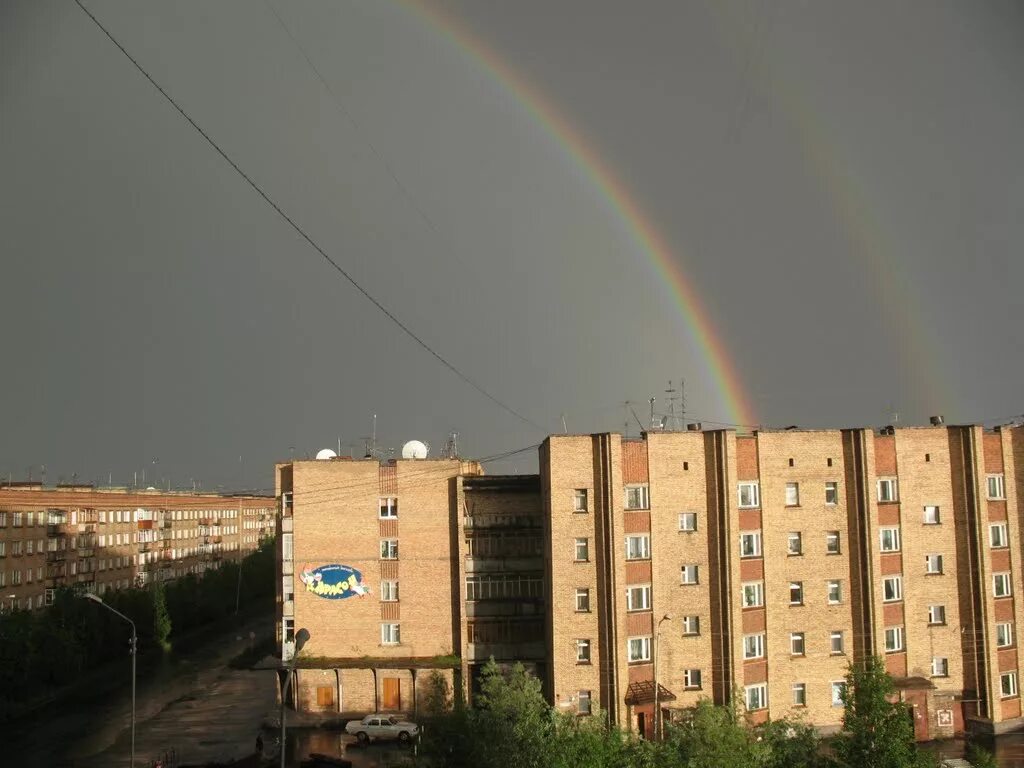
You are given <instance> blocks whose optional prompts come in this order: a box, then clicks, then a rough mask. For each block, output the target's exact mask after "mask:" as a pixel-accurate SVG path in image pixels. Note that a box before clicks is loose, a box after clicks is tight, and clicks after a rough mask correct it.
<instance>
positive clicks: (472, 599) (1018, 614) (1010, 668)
mask: <svg viewBox="0 0 1024 768" xmlns="http://www.w3.org/2000/svg"><path fill="white" fill-rule="evenodd" d="M539 459H540V461H539V467H540V472H539V475H533V476H497V477H490V476H486V475H484V474H483V473H482V470H481V468H480V467H479V466H478V465H475V464H467V463H465V462H460V461H458V460H399V461H392V462H385V463H379V462H377V461H376V460H357V461H351V460H337V459H335V460H330V461H296V462H291V463H287V464H281V465H279V466H278V468H277V487H278V498H279V503H280V505H281V519H280V525H281V529H280V530H281V536H280V537H279V542H280V543H279V555H280V556H279V562H280V573H279V576H280V578H279V582H280V586H279V625H278V629H279V633H280V635H279V636H280V641H281V650H282V654H283V657H284V658H285V659H289V658H291V656H292V654H293V645H292V642H293V638H294V633H295V632H296V631H297V629H298V628H306V629H307V630H308V631H309V632H310V634H311V640H310V641H309V644H308V645H307V647H306V649H304V650H303V652H302V654H301V655H300V658H299V660H298V667H299V669H298V672H297V685H296V686H295V687H294V688H293V689H292V690H294V691H295V692H296V693H295V698H294V700H293V705H297V706H299V707H300V708H302V709H306V710H311V711H338V712H340V711H355V710H367V711H389V710H393V711H399V710H401V711H406V712H415V710H416V709H417V707H418V706H419V703H420V699H421V698H422V691H423V680H424V677H425V675H426V674H429V673H430V672H431V671H432V670H435V669H436V670H441V671H442V673H443V674H445V675H446V676H448V677H449V679H451V680H452V681H453V682H459V683H462V684H464V685H465V688H466V689H467V691H468V692H469V694H470V695H472V693H473V689H474V681H475V680H476V677H477V674H478V671H479V668H480V666H481V665H482V664H483V663H484V662H485V661H486V659H488V658H489V657H491V656H493V657H494V658H495V659H496V660H497V661H498V662H501V663H509V662H512V661H515V660H519V661H522V662H523V663H525V664H527V666H528V667H529V668H530V669H531V670H533V672H534V673H535V674H536V675H537V676H538V677H540V678H541V679H542V680H543V682H544V687H545V693H546V695H547V696H548V698H549V700H550V701H551V703H552V704H553V705H555V706H556V707H558V708H559V709H560V710H562V711H566V712H572V713H577V714H579V715H580V716H586V715H589V714H590V713H591V712H594V711H597V708H600V710H601V711H603V712H604V713H605V714H606V716H608V717H609V718H610V719H611V720H612V721H613V722H616V723H619V724H621V725H623V726H624V727H627V728H630V729H633V730H635V731H639V732H641V733H644V734H650V733H651V731H652V728H653V714H654V707H655V702H656V701H657V702H658V705H659V706H660V707H661V708H662V709H663V711H664V712H665V713H666V714H667V716H668V717H671V716H672V713H673V711H674V710H678V709H680V708H685V707H690V706H693V705H694V704H695V703H696V702H697V701H698V700H699V699H701V698H705V697H706V698H710V699H712V700H714V701H716V702H720V703H723V702H727V701H730V700H732V699H733V698H734V697H738V703H739V704H740V705H741V707H742V708H744V709H745V710H746V711H747V712H749V714H750V716H751V717H752V719H753V720H754V721H755V722H756V721H762V720H765V719H767V718H769V717H771V718H778V717H783V716H789V715H800V716H802V717H803V718H804V719H805V720H806V721H807V722H810V723H812V724H814V725H816V726H818V727H820V728H822V729H823V730H829V729H835V728H837V727H838V726H839V724H840V722H841V720H842V704H841V700H840V695H841V692H842V685H843V678H844V676H845V674H846V672H847V668H848V666H849V664H850V663H851V662H853V661H856V660H857V659H861V658H864V657H865V656H867V655H872V654H874V655H878V656H881V657H883V658H884V660H885V664H886V668H887V669H888V671H889V673H890V674H891V675H892V676H893V678H894V679H895V680H896V685H897V690H898V695H899V697H900V699H901V700H902V701H903V702H905V704H906V705H907V707H908V712H909V713H910V715H911V716H912V717H913V721H914V727H915V734H916V736H917V737H918V738H919V739H922V740H924V739H930V738H937V737H941V736H948V735H951V734H953V733H959V732H962V731H964V730H967V729H972V728H973V729H977V730H987V731H996V732H999V731H1003V730H1007V729H1010V728H1014V727H1019V726H1020V725H1022V724H1024V720H1022V718H1021V715H1022V712H1021V698H1020V690H1019V679H1020V674H1021V657H1020V654H1019V651H1018V636H1019V631H1020V630H1021V629H1024V614H1022V608H1024V603H1022V601H1021V600H1018V597H1020V596H1021V594H1022V592H1021V590H1022V588H1024V585H1022V581H1021V573H1022V564H1021V556H1022V553H1024V550H1022V541H1021V535H1020V525H1021V522H1022V514H1021V512H1022V509H1021V506H1020V502H1019V497H1020V494H1021V492H1022V490H1024V473H1021V474H1020V477H1019V476H1018V469H1024V428H1014V427H1004V428H997V429H995V430H985V429H983V428H981V427H979V426H943V425H938V426H932V427H920V428H900V429H892V428H886V429H884V430H881V431H873V430H869V429H846V430H821V431H807V430H783V431H767V430H765V431H759V432H755V433H753V434H749V435H743V434H737V433H736V432H734V431H731V430H715V431H705V430H701V429H700V428H699V426H695V427H694V428H691V429H689V430H687V431H684V432H653V431H652V432H650V433H648V434H645V435H644V436H643V437H642V438H641V439H633V440H630V439H624V438H622V437H621V436H619V435H616V434H607V433H606V434H595V435H555V436H551V437H549V438H548V439H547V440H546V441H545V442H544V444H543V445H542V446H541V448H540V453H539ZM303 657H306V658H307V659H308V661H307V660H304V658H303ZM655 667H657V680H655Z"/></svg>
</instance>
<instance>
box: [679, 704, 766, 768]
mask: <svg viewBox="0 0 1024 768" xmlns="http://www.w3.org/2000/svg"><path fill="white" fill-rule="evenodd" d="M668 747H669V748H670V750H671V751H673V752H676V753H677V759H678V760H681V764H682V765H685V766H687V768H748V766H761V765H765V764H766V759H767V757H768V750H769V747H768V745H767V744H764V743H763V742H759V741H758V740H757V739H756V737H755V735H754V731H753V730H752V729H749V728H747V727H746V726H745V724H744V723H743V721H742V719H741V717H740V714H739V712H738V711H737V709H736V707H735V706H716V705H715V704H713V703H712V702H711V700H710V699H701V700H700V701H698V702H697V706H696V707H694V708H693V709H691V710H688V711H687V712H686V713H685V714H684V715H683V719H682V720H681V721H680V722H679V723H678V724H677V725H672V726H669V728H668Z"/></svg>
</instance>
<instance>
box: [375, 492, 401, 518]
mask: <svg viewBox="0 0 1024 768" xmlns="http://www.w3.org/2000/svg"><path fill="white" fill-rule="evenodd" d="M385 513H387V514H385ZM377 519H378V520H397V519H398V497H397V496H378V497H377Z"/></svg>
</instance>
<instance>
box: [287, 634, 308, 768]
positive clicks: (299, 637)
mask: <svg viewBox="0 0 1024 768" xmlns="http://www.w3.org/2000/svg"><path fill="white" fill-rule="evenodd" d="M308 640H309V630H308V629H300V630H299V631H298V632H296V633H295V652H294V653H293V654H292V663H291V664H289V665H288V674H287V675H286V676H285V678H284V683H283V684H282V685H281V768H285V765H284V753H285V744H286V741H285V739H286V738H287V734H286V733H285V724H284V713H285V708H284V702H285V699H287V698H288V685H289V683H291V681H292V675H293V674H295V662H297V661H298V660H299V651H301V650H302V646H304V645H305V644H306V642H307V641H308Z"/></svg>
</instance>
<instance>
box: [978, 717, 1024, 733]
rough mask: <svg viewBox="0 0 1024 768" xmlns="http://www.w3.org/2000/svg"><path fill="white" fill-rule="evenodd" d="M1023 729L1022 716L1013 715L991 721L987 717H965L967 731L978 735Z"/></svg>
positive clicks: (1023, 720)
mask: <svg viewBox="0 0 1024 768" xmlns="http://www.w3.org/2000/svg"><path fill="white" fill-rule="evenodd" d="M1021 729H1024V717H1014V718H1010V719H1009V720H1001V721H1000V722H998V723H993V722H992V721H991V720H989V719H988V718H980V717H969V718H967V732H968V733H971V734H976V735H979V736H1000V735H1002V734H1004V733H1013V732H1014V731H1019V730H1021Z"/></svg>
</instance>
